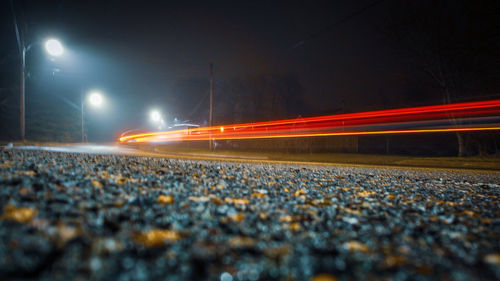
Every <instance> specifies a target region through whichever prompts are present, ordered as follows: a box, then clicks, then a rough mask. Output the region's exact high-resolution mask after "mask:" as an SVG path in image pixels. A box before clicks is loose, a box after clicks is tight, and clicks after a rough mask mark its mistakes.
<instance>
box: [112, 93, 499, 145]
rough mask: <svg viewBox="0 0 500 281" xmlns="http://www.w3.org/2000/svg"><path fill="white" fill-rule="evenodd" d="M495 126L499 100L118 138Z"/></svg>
mask: <svg viewBox="0 0 500 281" xmlns="http://www.w3.org/2000/svg"><path fill="white" fill-rule="evenodd" d="M494 130H500V100H491V101H479V102H465V103H455V104H446V105H432V106H420V107H411V108H399V109H389V110H377V111H367V112H358V113H347V114H336V115H326V116H317V117H307V118H297V119H284V120H274V121H265V122H255V123H243V124H229V125H221V126H213V127H200V128H190V129H182V130H174V131H165V132H150V133H143V134H133V135H126V136H122V137H120V139H119V140H120V142H169V141H187V140H210V139H214V140H230V139H260V138H292V137H316V136H346V135H378V134H409V133H432V132H434V133H436V132H462V131H494Z"/></svg>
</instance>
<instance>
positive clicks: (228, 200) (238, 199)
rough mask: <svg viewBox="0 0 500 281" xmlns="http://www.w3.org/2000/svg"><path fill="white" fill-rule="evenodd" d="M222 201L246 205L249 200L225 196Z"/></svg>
mask: <svg viewBox="0 0 500 281" xmlns="http://www.w3.org/2000/svg"><path fill="white" fill-rule="evenodd" d="M224 201H225V202H226V203H233V204H235V205H248V204H249V203H250V201H248V200H247V199H243V198H225V199H224Z"/></svg>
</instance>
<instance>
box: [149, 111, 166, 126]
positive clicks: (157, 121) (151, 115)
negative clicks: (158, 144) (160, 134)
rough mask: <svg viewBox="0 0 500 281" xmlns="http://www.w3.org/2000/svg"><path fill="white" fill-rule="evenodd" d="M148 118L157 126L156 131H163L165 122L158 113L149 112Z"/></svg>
mask: <svg viewBox="0 0 500 281" xmlns="http://www.w3.org/2000/svg"><path fill="white" fill-rule="evenodd" d="M149 118H150V119H151V121H152V122H153V123H155V124H158V130H161V129H163V127H164V126H165V120H163V117H162V115H161V113H160V111H158V110H151V112H150V113H149Z"/></svg>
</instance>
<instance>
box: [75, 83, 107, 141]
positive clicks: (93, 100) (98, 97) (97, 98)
mask: <svg viewBox="0 0 500 281" xmlns="http://www.w3.org/2000/svg"><path fill="white" fill-rule="evenodd" d="M85 97H88V102H89V103H90V105H91V106H94V107H100V106H101V105H102V103H103V100H104V99H103V97H102V94H101V93H100V92H98V91H91V92H90V93H88V94H82V115H81V116H82V120H81V121H82V143H83V142H85V138H86V135H85V116H84V115H85ZM87 140H88V139H87Z"/></svg>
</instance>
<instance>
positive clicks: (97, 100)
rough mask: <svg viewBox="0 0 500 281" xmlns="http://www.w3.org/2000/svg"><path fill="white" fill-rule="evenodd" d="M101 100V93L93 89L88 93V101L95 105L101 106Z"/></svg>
mask: <svg viewBox="0 0 500 281" xmlns="http://www.w3.org/2000/svg"><path fill="white" fill-rule="evenodd" d="M102 100H103V99H102V95H101V93H99V92H96V91H94V92H91V93H90V94H89V102H90V104H91V105H93V106H95V107H99V106H101V104H102Z"/></svg>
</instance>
